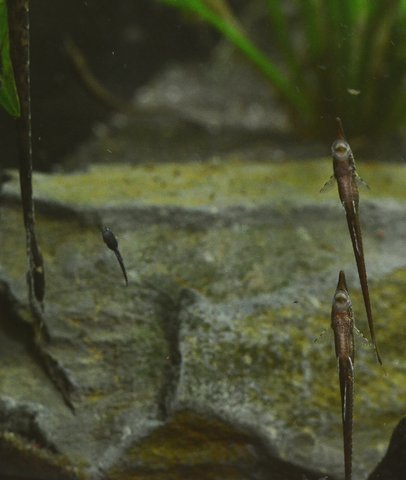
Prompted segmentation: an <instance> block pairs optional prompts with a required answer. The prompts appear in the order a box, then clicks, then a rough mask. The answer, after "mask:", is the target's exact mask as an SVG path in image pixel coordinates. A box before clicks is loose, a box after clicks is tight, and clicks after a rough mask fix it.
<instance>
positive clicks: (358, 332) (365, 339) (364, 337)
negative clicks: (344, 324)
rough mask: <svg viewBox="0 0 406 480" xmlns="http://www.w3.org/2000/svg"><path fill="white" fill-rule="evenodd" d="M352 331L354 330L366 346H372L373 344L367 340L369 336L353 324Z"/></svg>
mask: <svg viewBox="0 0 406 480" xmlns="http://www.w3.org/2000/svg"><path fill="white" fill-rule="evenodd" d="M354 331H355V333H356V334H357V335H358V336H359V337H360V338H361V339H362V341H363V342H364V343H365V345H367V346H368V347H370V348H374V345H373V344H372V342H371V341H370V340H369V338H367V337H366V336H365V335H364V334H363V333H362V332H361V330H359V329H358V328H357V327H356V326H354Z"/></svg>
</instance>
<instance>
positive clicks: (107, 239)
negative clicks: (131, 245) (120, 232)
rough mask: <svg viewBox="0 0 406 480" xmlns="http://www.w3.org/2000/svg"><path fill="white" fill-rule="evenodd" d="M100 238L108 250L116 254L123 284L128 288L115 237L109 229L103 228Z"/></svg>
mask: <svg viewBox="0 0 406 480" xmlns="http://www.w3.org/2000/svg"><path fill="white" fill-rule="evenodd" d="M102 236H103V240H104V243H105V244H106V245H107V246H108V248H109V249H110V250H113V252H114V253H115V254H116V257H117V260H118V263H119V264H120V267H121V271H122V272H123V275H124V280H125V284H126V285H127V286H128V278H127V272H126V270H125V267H124V261H123V257H122V256H121V253H120V251H119V249H118V242H117V239H116V237H115V236H114V233H113V232H112V231H111V230H110V229H109V227H103V228H102Z"/></svg>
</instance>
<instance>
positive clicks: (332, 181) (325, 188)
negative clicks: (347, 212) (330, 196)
mask: <svg viewBox="0 0 406 480" xmlns="http://www.w3.org/2000/svg"><path fill="white" fill-rule="evenodd" d="M335 182H336V178H335V176H334V175H331V177H330V178H329V179H328V180H327V182H326V183H325V184H324V185H323V187H322V188H321V189H320V193H324V192H327V191H328V190H330V188H331V187H332V186H333V185H334V184H335Z"/></svg>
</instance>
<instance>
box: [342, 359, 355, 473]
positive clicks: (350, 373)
mask: <svg viewBox="0 0 406 480" xmlns="http://www.w3.org/2000/svg"><path fill="white" fill-rule="evenodd" d="M339 377H340V393H341V409H342V422H343V440H344V468H345V480H351V478H352V423H353V402H354V365H353V362H352V360H351V357H345V358H339Z"/></svg>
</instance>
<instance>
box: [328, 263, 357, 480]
mask: <svg viewBox="0 0 406 480" xmlns="http://www.w3.org/2000/svg"><path fill="white" fill-rule="evenodd" d="M331 328H332V329H333V331H334V342H335V353H336V358H337V359H338V372H339V381H340V396H341V413H342V423H343V440H344V469H345V480H351V478H352V416H353V415H352V413H353V398H354V361H355V352H354V316H353V313H352V305H351V300H350V296H349V294H348V290H347V284H346V281H345V274H344V272H343V271H342V270H341V271H340V274H339V278H338V284H337V289H336V291H335V294H334V298H333V306H332V309H331Z"/></svg>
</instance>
